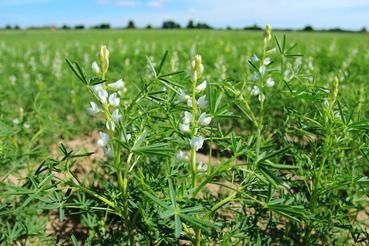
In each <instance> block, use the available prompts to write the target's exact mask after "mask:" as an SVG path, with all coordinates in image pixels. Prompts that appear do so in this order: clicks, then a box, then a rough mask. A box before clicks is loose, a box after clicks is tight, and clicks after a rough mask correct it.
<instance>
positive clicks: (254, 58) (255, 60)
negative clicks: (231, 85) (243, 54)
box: [250, 54, 260, 62]
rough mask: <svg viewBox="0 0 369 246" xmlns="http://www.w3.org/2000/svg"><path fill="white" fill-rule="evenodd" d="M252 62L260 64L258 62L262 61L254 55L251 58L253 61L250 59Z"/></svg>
mask: <svg viewBox="0 0 369 246" xmlns="http://www.w3.org/2000/svg"><path fill="white" fill-rule="evenodd" d="M250 60H251V61H252V62H258V61H260V59H259V57H257V55H255V54H254V55H253V56H252V57H251V59H250Z"/></svg>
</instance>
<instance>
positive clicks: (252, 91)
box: [251, 85, 260, 96]
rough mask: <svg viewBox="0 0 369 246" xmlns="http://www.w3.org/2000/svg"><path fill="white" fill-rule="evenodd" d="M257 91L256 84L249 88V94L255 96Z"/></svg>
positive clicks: (257, 93) (258, 90)
mask: <svg viewBox="0 0 369 246" xmlns="http://www.w3.org/2000/svg"><path fill="white" fill-rule="evenodd" d="M259 93H260V89H259V87H257V86H256V85H254V87H252V89H251V95H253V96H257V95H259Z"/></svg>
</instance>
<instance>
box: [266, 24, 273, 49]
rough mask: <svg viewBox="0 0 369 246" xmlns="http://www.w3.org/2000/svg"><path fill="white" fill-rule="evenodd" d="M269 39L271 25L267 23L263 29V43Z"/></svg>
mask: <svg viewBox="0 0 369 246" xmlns="http://www.w3.org/2000/svg"><path fill="white" fill-rule="evenodd" d="M271 39H272V27H271V26H270V25H269V24H267V25H266V26H265V31H264V43H265V44H268V43H269V42H270V40H271Z"/></svg>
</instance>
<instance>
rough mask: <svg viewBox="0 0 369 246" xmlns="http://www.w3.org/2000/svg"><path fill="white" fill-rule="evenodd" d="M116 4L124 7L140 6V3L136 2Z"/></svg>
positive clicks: (126, 1) (127, 0) (130, 0)
mask: <svg viewBox="0 0 369 246" xmlns="http://www.w3.org/2000/svg"><path fill="white" fill-rule="evenodd" d="M116 4H117V5H119V6H123V7H136V6H139V5H140V2H139V1H135V0H118V1H116Z"/></svg>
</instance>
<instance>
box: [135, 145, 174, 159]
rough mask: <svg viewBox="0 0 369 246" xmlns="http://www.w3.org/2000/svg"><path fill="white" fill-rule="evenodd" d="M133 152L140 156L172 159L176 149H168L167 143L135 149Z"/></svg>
mask: <svg viewBox="0 0 369 246" xmlns="http://www.w3.org/2000/svg"><path fill="white" fill-rule="evenodd" d="M132 151H133V152H134V153H138V154H146V155H160V156H167V157H170V156H172V155H173V153H174V152H175V149H173V148H170V147H168V144H166V143H157V144H152V145H147V146H142V147H133V148H132Z"/></svg>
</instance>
